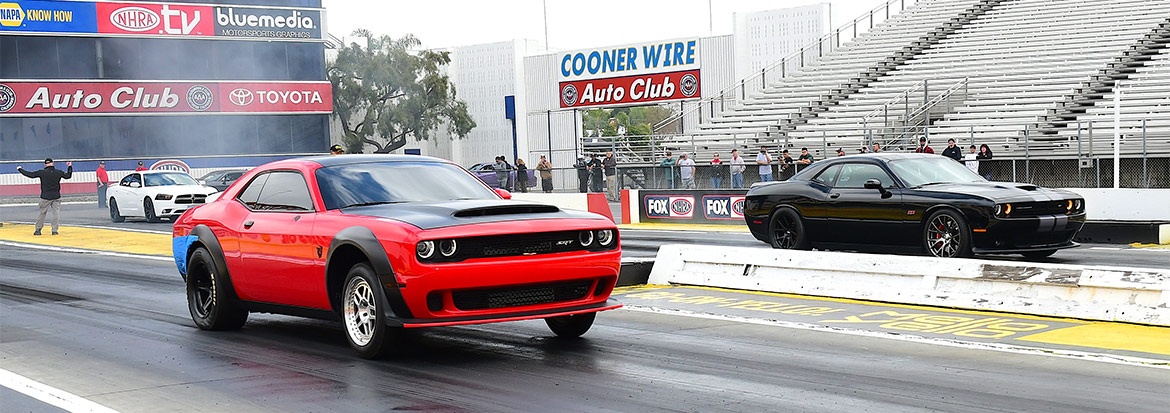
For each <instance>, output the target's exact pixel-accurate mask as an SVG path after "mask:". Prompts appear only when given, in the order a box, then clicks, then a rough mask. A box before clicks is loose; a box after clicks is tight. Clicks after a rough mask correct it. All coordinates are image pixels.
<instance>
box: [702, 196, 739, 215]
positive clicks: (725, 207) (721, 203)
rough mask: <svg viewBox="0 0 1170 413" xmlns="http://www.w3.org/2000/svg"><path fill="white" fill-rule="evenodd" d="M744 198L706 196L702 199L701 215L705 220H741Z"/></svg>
mask: <svg viewBox="0 0 1170 413" xmlns="http://www.w3.org/2000/svg"><path fill="white" fill-rule="evenodd" d="M744 199H745V197H742V196H731V195H708V196H704V197H703V215H705V216H706V217H707V219H739V220H742V219H743V202H744Z"/></svg>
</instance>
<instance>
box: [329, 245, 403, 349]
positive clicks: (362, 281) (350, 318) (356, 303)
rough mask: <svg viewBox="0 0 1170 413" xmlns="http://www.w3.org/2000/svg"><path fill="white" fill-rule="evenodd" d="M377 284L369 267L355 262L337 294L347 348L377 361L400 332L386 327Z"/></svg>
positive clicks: (380, 290) (379, 285) (380, 293)
mask: <svg viewBox="0 0 1170 413" xmlns="http://www.w3.org/2000/svg"><path fill="white" fill-rule="evenodd" d="M384 302H386V300H385V299H384V297H383V296H382V288H381V284H380V283H378V277H377V276H375V275H374V269H373V268H371V267H370V264H367V263H364V262H363V263H359V264H355V265H354V266H353V267H352V268H350V269H349V274H347V275H346V277H345V289H343V290H342V291H341V321H342V324H343V325H344V327H345V338H346V340H349V345H350V347H353V349H354V351H356V352H357V353H358V356H361V357H362V358H365V359H377V358H380V357H382V355H384V354H385V353H386V350H387V349H388V348H389V347H391V345H390V344H391V343H392V342H393V341H394V339H393V336H396V335H400V334H398V333H399V331H398V330H400V329H398V328H392V327H390V326H387V325H386V314H385V309H383V308H381V303H384Z"/></svg>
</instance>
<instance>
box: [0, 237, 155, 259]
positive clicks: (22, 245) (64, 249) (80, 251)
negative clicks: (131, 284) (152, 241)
mask: <svg viewBox="0 0 1170 413" xmlns="http://www.w3.org/2000/svg"><path fill="white" fill-rule="evenodd" d="M0 245H6V246H9V247H19V248H31V249H36V250H46V251H56V252H72V253H78V254H94V255H101V256H106V257H120V258H141V259H144V260H154V261H166V262H174V258H171V257H163V256H158V255H144V254H127V253H124V252H110V251H98V250H87V249H81V248H67V247H54V246H52V245H40V244H26V243H23V242H12V241H0Z"/></svg>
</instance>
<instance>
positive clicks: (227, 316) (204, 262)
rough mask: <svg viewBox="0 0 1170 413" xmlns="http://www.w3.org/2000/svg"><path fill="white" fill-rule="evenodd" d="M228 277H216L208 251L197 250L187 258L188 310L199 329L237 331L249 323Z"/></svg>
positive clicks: (216, 272)
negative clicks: (236, 300)
mask: <svg viewBox="0 0 1170 413" xmlns="http://www.w3.org/2000/svg"><path fill="white" fill-rule="evenodd" d="M231 291H232V286H231V283H230V282H228V280H227V278H225V277H222V276H221V275H220V274H218V271H217V270H216V269H215V261H214V260H212V258H211V252H210V251H208V250H207V249H206V248H203V247H199V248H196V249H195V251H193V252H192V253H191V257H190V258H188V259H187V309H188V310H190V311H191V320H193V321H195V325H196V326H198V327H199V329H201V330H213V331H221V330H236V329H239V328H240V327H243V326H244V323H246V322H247V321H248V310H245V309H243V308H241V307H240V306H239V304H238V303H236V302H235V300H234V298H233V297H234V296H235V295H234V294H232V293H231Z"/></svg>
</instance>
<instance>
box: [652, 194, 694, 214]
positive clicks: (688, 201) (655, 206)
mask: <svg viewBox="0 0 1170 413" xmlns="http://www.w3.org/2000/svg"><path fill="white" fill-rule="evenodd" d="M694 213H695V197H693V196H689V195H688V196H668V195H647V196H646V217H647V218H692V217H694Z"/></svg>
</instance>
